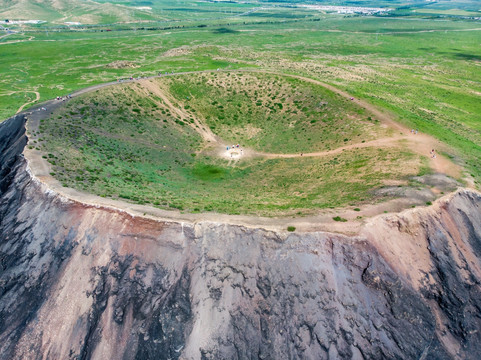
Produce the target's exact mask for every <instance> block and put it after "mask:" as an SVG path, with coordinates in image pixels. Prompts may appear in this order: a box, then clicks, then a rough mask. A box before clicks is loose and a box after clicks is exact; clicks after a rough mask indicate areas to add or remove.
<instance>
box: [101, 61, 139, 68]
mask: <svg viewBox="0 0 481 360" xmlns="http://www.w3.org/2000/svg"><path fill="white" fill-rule="evenodd" d="M105 67H106V68H109V69H135V68H138V67H139V65H137V64H136V63H134V62H132V61H127V60H117V61H113V62H111V63H109V64H107V65H105Z"/></svg>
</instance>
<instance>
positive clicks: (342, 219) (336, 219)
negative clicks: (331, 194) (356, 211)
mask: <svg viewBox="0 0 481 360" xmlns="http://www.w3.org/2000/svg"><path fill="white" fill-rule="evenodd" d="M332 220H334V221H340V222H346V221H347V219H344V218H342V217H340V216H335V217H333V218H332Z"/></svg>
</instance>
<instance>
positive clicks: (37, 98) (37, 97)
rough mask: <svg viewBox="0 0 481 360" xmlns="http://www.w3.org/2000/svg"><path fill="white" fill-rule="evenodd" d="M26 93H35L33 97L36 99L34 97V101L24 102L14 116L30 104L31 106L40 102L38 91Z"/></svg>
mask: <svg viewBox="0 0 481 360" xmlns="http://www.w3.org/2000/svg"><path fill="white" fill-rule="evenodd" d="M26 92H33V93H35V96H36V97H35V100H32V101H29V102H26V103H25V104H23V105H22V106H20V107H19V108H18V110H17V112H16V114H18V113H19V112H21V111H22V110H23V109H24V108H25V106H27V105H30V104H32V103H34V102H36V101H39V100H40V93H39V92H38V91H26Z"/></svg>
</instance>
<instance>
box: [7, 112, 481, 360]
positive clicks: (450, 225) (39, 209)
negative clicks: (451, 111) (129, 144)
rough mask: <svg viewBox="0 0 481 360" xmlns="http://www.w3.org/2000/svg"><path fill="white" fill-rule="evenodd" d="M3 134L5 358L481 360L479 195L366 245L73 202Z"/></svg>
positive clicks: (463, 193) (12, 128)
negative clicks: (35, 171)
mask: <svg viewBox="0 0 481 360" xmlns="http://www.w3.org/2000/svg"><path fill="white" fill-rule="evenodd" d="M24 124H25V120H24V118H23V116H17V117H14V118H11V119H9V120H8V121H6V122H4V123H2V124H0V358H1V359H479V358H481V331H480V330H481V311H480V310H481V291H480V279H481V262H480V258H481V195H480V194H479V193H477V192H475V191H471V190H460V191H458V192H456V193H454V194H452V195H450V196H447V197H445V198H443V199H441V200H438V201H437V202H436V203H435V204H434V205H433V206H431V207H428V208H423V209H415V210H410V211H405V212H402V213H400V214H397V215H389V216H380V217H377V218H374V219H372V221H371V222H370V223H369V224H367V225H366V229H365V230H364V231H362V232H361V233H360V234H359V235H358V236H356V237H347V236H344V235H339V234H331V233H320V232H318V233H299V234H297V233H289V234H288V233H275V232H269V231H266V230H263V229H250V228H245V227H242V226H234V225H227V224H221V223H213V222H203V223H197V224H185V223H176V222H161V221H155V220H151V219H145V218H141V217H134V216H131V215H129V214H127V213H125V212H122V211H117V210H112V209H106V208H101V207H93V206H87V205H84V204H81V203H77V202H73V201H70V200H67V199H64V198H62V197H60V196H58V195H57V194H55V193H53V192H51V191H49V189H47V188H46V187H45V186H44V185H43V184H42V183H40V182H39V181H38V180H37V179H35V178H33V177H32V175H31V174H30V173H29V171H28V167H27V164H26V161H25V160H24V158H23V156H22V155H21V153H22V151H23V147H24V146H25V144H26V137H25V130H24Z"/></svg>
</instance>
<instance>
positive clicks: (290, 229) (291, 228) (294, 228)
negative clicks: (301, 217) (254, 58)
mask: <svg viewBox="0 0 481 360" xmlns="http://www.w3.org/2000/svg"><path fill="white" fill-rule="evenodd" d="M287 231H290V232H293V231H296V227H295V226H288V227H287Z"/></svg>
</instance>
